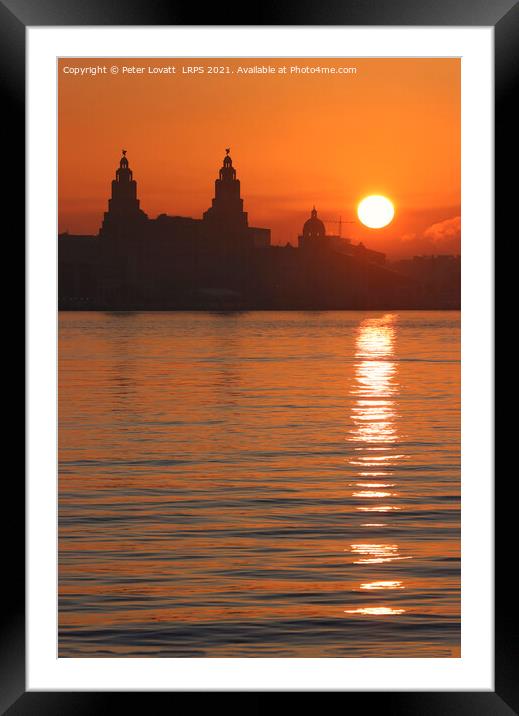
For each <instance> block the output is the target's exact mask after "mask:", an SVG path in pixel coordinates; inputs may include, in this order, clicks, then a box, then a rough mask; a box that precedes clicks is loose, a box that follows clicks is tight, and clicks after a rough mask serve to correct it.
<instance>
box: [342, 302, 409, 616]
mask: <svg viewBox="0 0 519 716" xmlns="http://www.w3.org/2000/svg"><path fill="white" fill-rule="evenodd" d="M396 319H397V317H396V316H395V315H393V314H386V315H384V316H382V317H380V318H369V319H366V320H364V321H362V322H361V323H360V325H359V328H358V333H357V339H356V351H355V358H356V363H355V382H354V385H353V388H352V390H351V394H352V395H353V396H354V398H355V402H354V405H353V407H352V409H351V421H352V429H351V431H350V435H349V437H348V440H349V441H350V442H351V443H353V445H352V453H353V455H352V458H350V459H349V460H348V462H349V464H350V465H351V466H352V467H354V468H356V471H357V477H358V478H360V479H361V480H362V481H361V482H357V483H355V486H356V487H357V488H359V487H360V488H365V489H362V490H354V491H352V493H351V494H352V497H355V498H358V499H361V500H364V499H365V500H368V501H369V502H371V503H372V504H369V505H360V506H357V507H355V509H356V510H357V511H359V512H376V513H394V512H397V511H399V510H400V509H401V507H400V506H398V505H393V504H386V502H385V501H386V500H387V499H388V498H397V497H398V493H396V492H390V491H389V490H388V489H387V488H392V487H395V486H396V483H395V482H382V481H380V478H381V477H385V478H387V477H389V476H393V475H394V472H393V470H392V468H393V467H394V466H395V465H397V464H398V463H399V461H401V460H403V459H405V457H406V455H405V454H403V453H402V452H401V450H400V451H398V450H397V449H395V447H397V445H398V443H399V439H400V436H399V433H398V427H397V412H396V401H397V398H398V395H399V390H400V386H399V382H398V365H397V363H396V361H395V356H394V344H395V337H396ZM353 456H354V457H353ZM370 468H371V469H370ZM380 468H383V470H380ZM377 478H378V481H377ZM393 479H394V477H393ZM377 500H379V502H376V501H377ZM362 526H363V527H366V528H373V527H388V526H389V525H388V524H387V523H383V522H366V523H364V524H363V525H362ZM348 551H350V552H351V553H352V555H353V564H356V565H377V564H378V565H382V564H384V565H386V564H388V563H392V562H396V561H400V560H408V559H412V557H411V556H403V555H401V554H400V548H399V545H398V544H394V543H391V544H389V543H383V542H380V543H379V542H376V543H373V542H369V541H367V540H366V541H365V542H361V541H359V542H358V543H354V544H351V545H350V550H348ZM381 576H382V575H381ZM383 576H384V577H386V576H387V575H385V574H384V575H383ZM360 589H362V590H365V591H371V592H380V591H385V590H392V591H394V590H400V589H405V587H404V584H403V582H402V580H399V579H387V578H385V579H382V578H380V579H379V578H376V575H373V578H371V579H370V580H369V581H364V582H362V583H361V584H360ZM404 612H405V609H401V608H394V607H389V606H368V607H364V606H363V607H356V608H352V609H347V610H345V612H344V613H345V614H363V615H368V616H384V615H398V614H403V613H404Z"/></svg>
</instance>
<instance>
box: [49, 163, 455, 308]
mask: <svg viewBox="0 0 519 716" xmlns="http://www.w3.org/2000/svg"><path fill="white" fill-rule="evenodd" d="M384 262H385V256H384V254H380V253H379V252H376V251H371V250H370V249H367V248H366V247H364V246H363V244H357V245H354V244H353V242H351V240H349V239H347V238H344V237H341V236H334V235H327V233H326V228H325V225H324V223H323V221H321V219H320V218H319V217H318V216H317V210H316V209H315V207H314V208H313V209H312V212H311V215H310V218H309V219H308V220H307V221H306V222H305V224H304V226H303V231H302V234H301V235H300V236H299V237H298V247H297V248H296V247H293V246H291V245H287V246H285V247H280V246H273V245H271V240H270V229H268V228H258V227H252V226H249V220H248V214H247V212H246V211H244V202H243V198H242V197H241V186H240V180H239V179H238V178H237V172H236V168H235V167H234V166H233V162H232V158H231V156H230V149H226V153H225V156H224V159H223V162H222V166H221V167H220V169H219V171H218V176H217V178H216V181H215V193H214V197H213V199H212V202H211V206H210V207H209V208H208V209H207V210H206V211H205V212H204V213H203V215H202V218H201V219H194V218H191V217H183V216H170V215H167V214H160V215H159V216H157V217H156V218H154V219H152V218H149V217H148V215H147V214H146V213H145V212H144V211H143V210H142V209H141V207H140V201H139V199H138V192H137V182H136V180H135V179H134V177H133V171H132V169H131V168H130V165H129V161H128V158H127V156H126V150H123V153H122V157H121V159H120V162H119V167H118V168H117V170H116V172H115V178H114V179H113V181H112V185H111V196H110V198H109V200H108V210H107V211H106V212H105V213H104V217H103V221H102V224H101V227H100V229H99V232H98V234H97V235H95V236H79V235H71V234H69V233H63V234H60V235H59V236H58V307H59V308H60V309H63V310H77V309H91V310H140V309H148V310H175V309H189V310H192V309H201V310H212V309H233V310H246V309H321V310H322V309H348V308H358V309H370V308H381V309H382V308H384V309H385V308H398V307H400V308H420V307H425V308H427V307H443V306H440V305H438V306H436V305H435V297H434V296H431V295H429V296H428V295H426V294H425V292H424V291H423V288H422V286H421V284H420V282H418V281H416V280H415V279H414V278H413V277H411V276H409V275H404V274H403V273H399V272H398V271H395V270H393V269H391V268H388V267H387V266H385V265H384ZM447 307H456V306H450V305H449V306H447Z"/></svg>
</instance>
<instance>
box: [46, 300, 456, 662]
mask: <svg viewBox="0 0 519 716" xmlns="http://www.w3.org/2000/svg"><path fill="white" fill-rule="evenodd" d="M459 351H460V340H459V314H458V313H456V312H452V313H451V312H401V313H383V312H377V313H372V312H347V311H345V312H330V313H297V312H279V313H271V312H264V313H237V314H232V313H230V314H211V313H120V314H113V313H61V314H60V316H59V656H71V657H73V656H83V657H84V656H151V657H157V656H180V657H359V656H369V657H391V656H398V657H433V656H437V657H446V656H447V657H449V656H458V655H459V643H460V622H459V614H460V602H459V600H460V563H459V556H460V553H459V536H460V533H459V528H460V500H459V486H460V483H459V479H460V464H459V463H460V454H459V448H460V445H459V437H460V436H459V423H460V421H459V418H460V415H459V408H460V404H459V373H460V364H459V357H460V355H459Z"/></svg>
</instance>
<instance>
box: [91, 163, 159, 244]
mask: <svg viewBox="0 0 519 716" xmlns="http://www.w3.org/2000/svg"><path fill="white" fill-rule="evenodd" d="M147 218H148V217H147V216H146V214H145V213H144V212H143V211H142V210H141V209H140V202H139V200H138V199H137V182H136V181H135V179H134V178H133V172H132V170H131V169H130V166H129V164H128V158H127V157H126V149H123V155H122V157H121V160H120V162H119V169H117V171H116V172H115V179H114V180H113V181H112V197H111V198H110V199H108V211H107V212H105V215H104V220H103V225H102V226H101V231H100V232H99V234H100V235H106V234H110V233H120V231H119V230H120V229H121V228H124V229H125V230H131V228H132V225H133V224H136V223H139V222H141V221H142V220H143V219H147Z"/></svg>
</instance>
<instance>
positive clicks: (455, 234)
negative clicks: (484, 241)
mask: <svg viewBox="0 0 519 716" xmlns="http://www.w3.org/2000/svg"><path fill="white" fill-rule="evenodd" d="M423 236H424V238H426V239H430V240H431V241H434V242H435V243H443V242H445V241H451V240H452V239H455V240H457V241H459V239H460V237H461V217H460V216H453V217H452V218H450V219H445V220H444V221H439V222H438V223H437V224H433V225H432V226H429V228H427V229H426V230H425V231H424V232H423Z"/></svg>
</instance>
